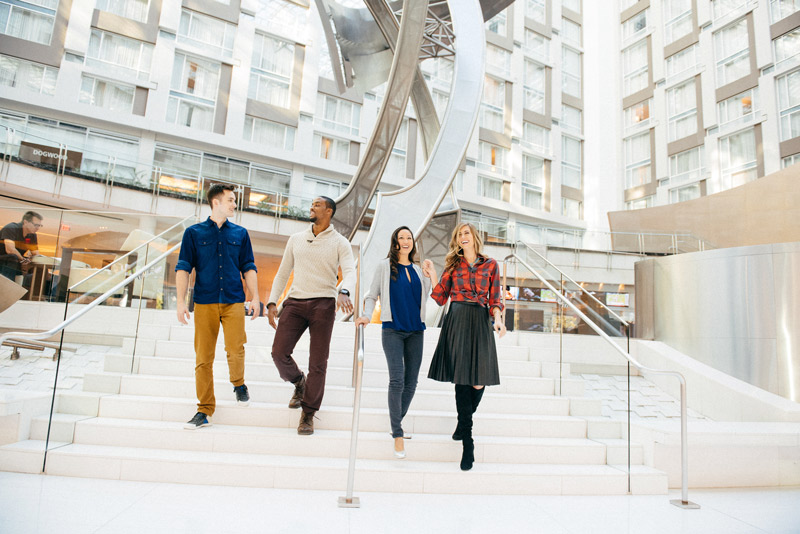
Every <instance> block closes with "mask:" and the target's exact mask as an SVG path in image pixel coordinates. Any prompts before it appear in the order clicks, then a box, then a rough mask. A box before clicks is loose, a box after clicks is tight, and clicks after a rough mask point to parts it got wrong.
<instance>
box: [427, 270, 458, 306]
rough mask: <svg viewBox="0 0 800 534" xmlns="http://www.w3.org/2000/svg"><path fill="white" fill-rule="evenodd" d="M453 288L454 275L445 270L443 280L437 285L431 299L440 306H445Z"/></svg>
mask: <svg viewBox="0 0 800 534" xmlns="http://www.w3.org/2000/svg"><path fill="white" fill-rule="evenodd" d="M452 287H453V273H451V272H450V271H448V270H447V269H445V271H444V272H443V273H442V279H441V280H439V283H438V284H436V287H434V288H433V292H432V293H431V298H432V299H433V300H435V301H436V303H437V304H438V305H439V306H444V304H445V303H446V302H447V299H448V297H450V290H451V289H452Z"/></svg>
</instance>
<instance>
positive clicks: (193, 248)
mask: <svg viewBox="0 0 800 534" xmlns="http://www.w3.org/2000/svg"><path fill="white" fill-rule="evenodd" d="M193 268H194V270H195V271H196V273H197V275H196V276H195V280H194V302H195V303H196V304H217V303H221V304H235V303H238V302H244V300H245V295H244V289H243V287H242V274H244V273H246V272H247V271H256V270H257V269H256V264H255V259H254V258H253V246H252V245H251V244H250V236H249V235H248V233H247V230H245V229H244V228H243V227H241V226H239V225H238V224H233V223H232V222H230V221H225V222H224V223H223V224H222V226H221V227H220V226H217V223H215V222H214V221H212V220H211V217H209V218H208V219H206V221H205V222H201V223H197V224H193V225H192V226H190V227H189V228H187V229H186V231H185V232H184V233H183V241H182V242H181V252H180V255H179V256H178V264H177V265H176V266H175V270H176V271H186V272H188V273H191V272H192V269H193Z"/></svg>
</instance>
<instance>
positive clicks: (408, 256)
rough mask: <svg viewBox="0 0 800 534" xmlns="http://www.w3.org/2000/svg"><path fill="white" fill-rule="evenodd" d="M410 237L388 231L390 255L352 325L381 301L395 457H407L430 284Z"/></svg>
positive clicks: (400, 230) (363, 320) (403, 228)
mask: <svg viewBox="0 0 800 534" xmlns="http://www.w3.org/2000/svg"><path fill="white" fill-rule="evenodd" d="M416 254H417V247H416V244H415V243H414V235H413V234H412V233H411V230H409V229H408V227H406V226H401V227H400V228H398V229H397V230H395V231H394V233H392V241H391V246H390V248H389V254H388V256H387V257H386V259H385V260H383V261H381V263H380V265H379V266H378V269H377V271H376V272H375V276H374V277H373V278H372V284H371V285H370V288H369V292H368V293H367V295H366V297H364V315H362V316H361V317H359V318H358V319H356V321H355V324H356V327H358V326H359V325H364V326H366V325H367V324H369V322H370V318H371V317H372V312H373V310H374V309H375V301H376V300H377V299H378V298H380V300H381V322H382V323H383V330H382V332H381V334H382V335H381V339H382V341H383V352H384V353H385V354H386V363H387V364H388V366H389V420H390V422H391V425H392V437H393V438H394V455H395V456H396V457H397V458H405V457H406V451H405V446H404V445H403V427H402V421H403V417H405V415H406V412H407V411H408V407H409V406H410V405H411V399H413V398H414V392H415V391H416V389H417V378H418V375H419V368H420V365H421V364H422V343H423V335H424V334H423V333H424V331H425V306H424V305H423V304H424V303H425V302H426V300H427V298H428V295H429V294H430V292H431V280H430V278H429V277H428V275H427V274H423V271H422V269H420V267H419V265H417V263H416Z"/></svg>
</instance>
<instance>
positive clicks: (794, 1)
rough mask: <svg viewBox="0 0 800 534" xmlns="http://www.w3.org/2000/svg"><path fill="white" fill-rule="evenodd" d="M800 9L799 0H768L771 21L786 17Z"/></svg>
mask: <svg viewBox="0 0 800 534" xmlns="http://www.w3.org/2000/svg"><path fill="white" fill-rule="evenodd" d="M798 9H800V0H769V12H770V16H771V17H772V22H773V23H775V22H778V21H779V20H781V19H783V18H786V17H788V16H789V15H791V14H792V13H794V12H795V11H797V10H798Z"/></svg>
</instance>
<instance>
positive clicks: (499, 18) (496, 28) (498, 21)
mask: <svg viewBox="0 0 800 534" xmlns="http://www.w3.org/2000/svg"><path fill="white" fill-rule="evenodd" d="M506 11H508V10H507V9H504V10H503V11H501V12H500V13H498V14H497V15H495V16H494V17H492V18H491V19H490V20H489V21H487V22H486V29H487V30H489V31H490V32H492V33H496V34H498V35H502V36H504V37H505V35H506Z"/></svg>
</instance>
